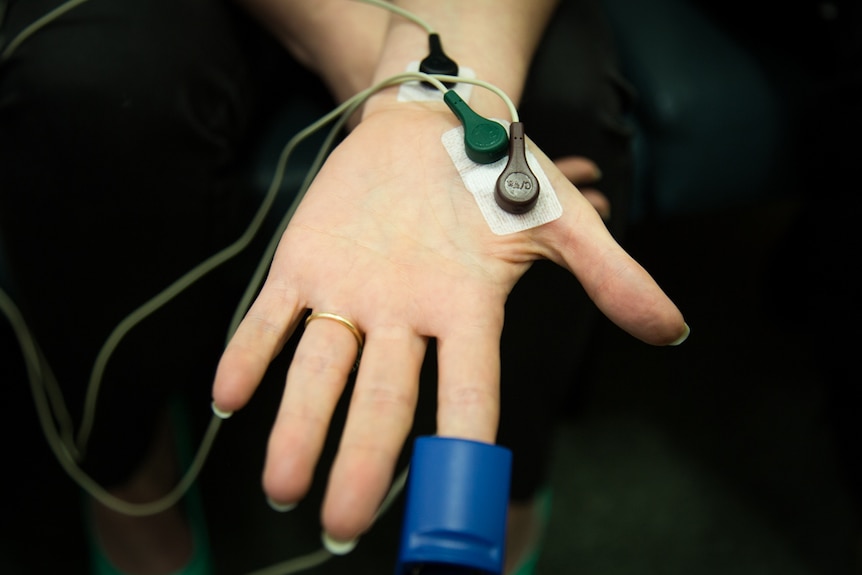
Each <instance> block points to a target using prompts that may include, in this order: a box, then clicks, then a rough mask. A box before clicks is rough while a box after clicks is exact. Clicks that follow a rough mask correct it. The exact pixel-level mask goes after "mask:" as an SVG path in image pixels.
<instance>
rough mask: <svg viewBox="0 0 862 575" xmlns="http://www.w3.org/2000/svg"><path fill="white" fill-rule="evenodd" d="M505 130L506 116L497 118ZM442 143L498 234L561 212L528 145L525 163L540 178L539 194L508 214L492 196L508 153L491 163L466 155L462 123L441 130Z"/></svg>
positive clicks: (530, 225) (548, 219) (544, 220)
mask: <svg viewBox="0 0 862 575" xmlns="http://www.w3.org/2000/svg"><path fill="white" fill-rule="evenodd" d="M496 121H497V122H500V124H502V125H503V126H504V127H505V128H506V129H507V130H508V129H509V123H508V122H506V121H505V120H496ZM441 139H442V141H443V146H444V147H445V148H446V151H447V152H448V153H449V157H450V158H452V162H453V163H454V164H455V167H456V168H457V169H458V173H459V174H460V175H461V180H462V181H463V182H464V186H465V187H466V188H467V190H469V191H470V193H471V194H473V197H474V198H476V203H477V204H479V209H480V210H481V211H482V215H483V216H484V217H485V221H486V222H488V225H489V226H490V227H491V231H493V232H494V233H495V234H497V235H506V234H512V233H515V232H520V231H523V230H528V229H530V228H535V227H538V226H541V225H542V224H546V223H548V222H552V221H554V220H556V219H557V218H559V217H560V216H561V215H563V206H562V205H561V204H560V200H559V198H557V194H556V192H555V191H554V188H553V186H551V182H550V180H548V176H547V174H545V171H544V170H542V168H541V167H540V166H539V161H538V160H537V159H536V157H535V156H534V155H533V154H532V152H530V149H529V148H527V165H529V166H530V169H531V170H532V171H533V174H534V175H535V176H536V179H537V180H538V181H539V190H540V191H539V198H538V199H537V200H536V205H535V206H533V208H532V209H531V210H530V211H528V212H526V213H523V214H510V213H509V212H507V211H505V210H503V209H502V208H501V207H500V206H498V205H497V202H496V200H495V199H494V189H495V187H496V184H497V178H498V177H499V176H500V174H501V173H503V169H504V168H505V167H506V162H507V161H508V156H503V157H502V158H501V159H499V160H497V161H496V162H494V163H493V164H478V163H476V162H474V161H473V160H471V159H470V158H468V157H467V152H466V151H465V149H464V127H463V126H458V127H457V128H452V129H451V130H449V131H447V132H446V133H444V134H443V137H442V138H441Z"/></svg>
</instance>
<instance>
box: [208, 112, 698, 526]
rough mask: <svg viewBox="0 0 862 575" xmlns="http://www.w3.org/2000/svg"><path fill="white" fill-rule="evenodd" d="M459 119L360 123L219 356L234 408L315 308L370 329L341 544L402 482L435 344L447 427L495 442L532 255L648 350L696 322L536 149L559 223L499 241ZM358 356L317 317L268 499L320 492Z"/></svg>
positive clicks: (335, 476) (342, 472) (343, 469)
mask: <svg viewBox="0 0 862 575" xmlns="http://www.w3.org/2000/svg"><path fill="white" fill-rule="evenodd" d="M456 125H457V122H456V121H455V119H454V118H453V116H452V115H451V113H449V112H448V110H446V109H444V108H442V107H439V108H437V107H435V106H434V105H428V106H422V105H415V106H414V105H410V106H407V105H403V104H401V105H398V106H395V107H392V108H389V109H386V110H383V111H379V112H377V113H374V114H371V115H369V116H367V117H366V118H365V119H364V120H363V121H362V123H360V124H359V126H358V127H357V128H356V129H355V130H354V131H353V132H352V133H351V134H350V135H349V136H348V137H347V138H346V140H345V141H344V142H343V143H342V144H341V145H340V146H339V147H338V148H336V149H335V150H334V151H333V152H332V154H331V155H330V157H329V159H328V160H327V162H326V163H325V165H324V166H323V168H322V169H321V171H320V173H319V174H318V176H317V178H316V179H315V181H314V183H313V184H312V186H311V187H310V189H309V190H308V193H307V195H306V197H305V198H304V199H303V201H302V203H301V205H300V206H299V208H298V210H297V211H296V214H295V215H294V217H293V219H292V220H291V222H290V225H289V226H288V228H287V229H286V231H285V233H284V234H283V236H282V238H281V242H280V244H279V247H278V251H277V253H276V255H275V257H274V260H273V263H272V266H271V269H270V273H269V276H268V278H267V280H266V282H265V284H264V286H263V288H262V290H261V293H260V294H259V296H258V297H257V299H256V300H255V302H254V304H253V305H252V307H251V309H250V310H249V312H248V313H247V315H246V317H245V319H244V320H243V322H242V323H241V325H240V326H239V328H238V330H237V332H236V333H235V335H234V337H233V338H232V339H231V341H230V342H229V344H228V347H227V349H226V350H225V352H224V355H223V357H222V359H221V361H220V363H219V367H218V371H217V375H216V379H215V383H214V387H213V396H214V403H215V405H216V407H217V408H218V409H220V410H222V411H235V410H238V409H240V408H241V407H243V405H245V404H246V402H248V400H249V399H250V397H251V396H252V394H253V393H254V391H255V389H256V386H257V385H258V383H259V382H260V380H261V379H262V377H263V375H264V373H265V371H266V369H267V367H268V365H269V363H270V362H271V361H272V360H273V359H274V357H275V356H276V355H277V354H278V352H279V350H280V349H281V347H282V346H283V345H284V343H285V342H286V340H287V339H288V338H289V337H290V335H291V334H292V333H293V331H294V330H295V328H296V326H297V325H298V323H299V321H300V320H301V318H302V316H303V315H304V313H305V311H306V310H307V309H312V310H313V311H323V312H332V313H336V314H339V315H342V316H344V317H346V318H349V319H350V320H352V321H353V322H354V323H355V324H356V325H357V326H358V327H359V328H360V329H361V330H362V331H363V332H364V334H365V347H364V350H363V352H362V360H361V365H360V367H359V371H358V373H357V377H356V383H355V389H354V392H353V395H352V397H351V401H350V406H349V411H348V416H347V421H346V423H345V427H344V431H343V434H342V437H341V442H340V446H339V450H338V453H337V455H336V459H335V461H334V463H333V466H332V469H331V472H330V476H329V483H328V486H327V492H326V496H325V499H324V504H323V510H322V522H323V526H324V530H325V532H326V533H327V534H328V535H329V536H330V537H332V538H333V539H335V540H339V541H348V540H352V539H354V538H356V537H357V536H359V535H360V534H361V533H363V532H364V531H365V530H366V529H368V528H369V526H370V525H371V523H372V521H373V517H374V515H375V513H376V511H377V509H378V506H379V504H380V502H381V501H382V499H383V497H384V496H385V494H386V492H387V490H388V488H389V485H390V483H391V480H392V477H393V474H394V466H395V463H396V461H397V458H398V456H399V454H400V452H401V449H402V447H403V444H404V441H405V440H406V437H407V435H408V433H409V430H410V428H411V423H412V418H413V412H414V408H415V405H416V401H417V390H418V381H419V371H420V367H421V363H422V361H423V358H424V355H425V350H426V346H427V341H428V339H429V338H436V340H437V349H438V366H439V397H438V413H437V433H438V434H439V435H444V436H457V437H463V438H470V439H476V440H480V441H485V442H493V441H494V439H495V436H496V431H497V421H498V408H499V397H498V386H499V360H500V358H499V341H500V333H501V330H502V328H503V310H504V304H505V301H506V298H507V295H508V293H509V292H510V290H511V289H512V287H513V286H514V285H515V283H516V282H517V281H518V279H519V278H520V277H521V276H522V275H523V274H524V273H525V272H526V271H527V269H528V268H529V266H530V263H531V262H532V261H534V260H536V259H538V258H549V259H551V260H553V261H555V262H556V263H558V264H559V265H562V266H564V267H566V268H567V269H569V270H570V271H571V272H572V273H574V274H575V275H576V276H577V278H578V279H579V280H580V282H581V283H582V284H583V286H584V288H585V289H586V291H587V293H588V294H589V295H590V297H591V298H592V299H593V301H594V302H595V303H596V304H597V305H598V307H599V308H600V309H601V310H602V311H603V312H604V313H605V314H606V315H607V316H608V317H609V318H610V319H611V320H613V321H614V322H616V323H617V324H618V325H619V326H620V327H622V328H623V329H625V330H626V331H628V332H629V333H631V334H632V335H634V336H635V337H637V338H639V339H641V340H643V341H646V342H649V343H652V344H656V345H665V344H669V343H671V342H674V341H675V340H677V339H678V338H680V336H681V335H682V334H683V333H684V332H685V330H686V329H687V328H686V326H685V323H684V321H683V318H682V315H681V314H680V312H679V310H678V309H677V308H676V306H675V305H674V304H673V303H672V302H671V301H670V299H668V297H667V296H666V295H665V294H664V293H663V292H662V290H661V289H660V288H659V286H658V285H657V284H656V283H655V281H654V280H653V279H652V278H651V277H650V276H649V274H648V273H647V272H646V271H645V270H644V269H643V268H642V267H641V266H640V265H638V264H637V263H636V262H635V261H634V260H633V259H632V258H631V257H630V256H629V255H628V254H627V253H626V252H625V251H624V250H623V249H622V248H621V247H620V246H619V245H618V244H617V243H616V242H615V241H614V240H613V238H612V237H611V235H610V234H609V232H608V231H607V229H606V227H605V225H604V224H603V223H602V221H601V219H600V217H599V216H598V214H597V212H596V210H595V209H594V208H593V206H592V205H590V203H589V202H588V201H587V200H586V199H584V197H583V196H582V195H581V194H580V193H578V191H577V189H576V188H575V187H574V186H573V185H572V184H571V182H569V181H568V180H567V179H566V177H565V176H564V175H563V174H562V173H561V172H560V171H559V170H558V169H557V168H556V167H555V166H554V165H553V163H552V162H551V161H550V160H549V159H548V158H547V157H546V156H544V155H543V154H542V153H541V151H540V150H538V149H537V148H536V147H535V146H531V149H532V151H533V152H534V153H535V154H536V156H537V158H538V159H539V161H540V162H541V164H542V167H543V169H544V170H545V172H546V173H547V174H548V176H549V178H550V180H551V182H552V184H553V186H554V188H555V190H556V191H557V194H558V196H559V199H560V202H561V204H562V206H563V215H562V217H561V218H559V219H558V220H556V221H553V222H550V223H548V224H545V225H543V226H540V227H538V228H534V229H531V230H527V231H524V232H519V233H515V234H510V235H503V236H499V235H495V234H494V233H492V232H491V230H490V228H489V227H488V225H487V223H486V222H485V221H484V219H483V216H482V215H481V213H480V211H479V208H478V206H477V205H476V203H475V200H474V199H473V196H472V195H471V194H470V193H469V192H468V191H467V190H466V189H465V188H464V186H463V184H462V181H461V179H460V176H459V175H458V173H457V171H456V170H455V168H454V165H453V164H452V161H451V160H450V158H449V156H448V154H447V152H446V150H445V149H444V147H443V146H442V144H441V143H440V136H441V135H442V134H443V133H444V132H445V131H446V130H448V129H451V128H452V127H454V126H456ZM356 345H357V342H356V341H355V339H354V336H353V335H352V334H351V333H350V331H348V330H347V329H345V328H344V327H343V326H341V325H339V324H338V323H336V322H333V321H314V322H311V323H309V324H308V326H307V327H306V329H305V331H304V333H303V334H302V337H301V339H300V341H299V343H298V346H297V349H296V352H295V355H294V357H293V361H292V363H291V366H290V368H289V371H288V374H287V381H286V385H285V390H284V395H283V399H282V403H281V405H280V408H279V412H278V415H277V417H276V421H275V423H274V425H273V428H272V432H271V435H270V440H269V445H268V451H267V460H266V465H265V469H264V477H263V483H264V490H265V491H266V493H267V494H268V495H269V496H270V497H271V498H272V499H273V500H275V501H277V502H281V503H291V502H296V501H298V500H300V499H301V498H302V497H303V496H304V495H305V494H306V492H307V491H308V489H309V487H310V484H311V481H312V476H313V471H314V468H315V465H316V463H317V460H318V458H319V456H320V453H321V450H322V448H323V444H324V439H325V437H326V434H327V430H328V427H329V423H330V418H331V416H332V413H333V410H334V407H335V405H336V403H337V401H338V399H339V397H340V395H341V393H342V391H343V389H344V386H345V383H346V380H347V378H348V375H349V373H350V371H351V369H352V367H353V363H354V359H355V357H356V351H357V347H356Z"/></svg>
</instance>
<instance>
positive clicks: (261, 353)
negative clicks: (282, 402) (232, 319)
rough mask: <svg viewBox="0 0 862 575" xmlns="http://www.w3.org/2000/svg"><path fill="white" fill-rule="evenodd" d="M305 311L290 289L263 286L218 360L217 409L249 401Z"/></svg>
mask: <svg viewBox="0 0 862 575" xmlns="http://www.w3.org/2000/svg"><path fill="white" fill-rule="evenodd" d="M304 310H305V307H304V306H301V305H300V304H299V300H298V298H297V297H296V296H295V294H294V293H293V292H292V291H288V290H278V289H275V288H274V287H273V286H272V285H271V284H265V285H264V287H263V289H262V290H261V292H260V294H259V295H258V297H257V299H256V300H255V301H254V303H253V304H252V306H251V308H250V309H249V311H248V313H246V315H245V317H244V318H243V320H242V322H240V324H239V327H238V328H237V330H236V333H234V335H233V337H231V339H230V341H229V342H228V345H227V347H226V348H225V351H224V353H223V354H222V356H221V359H220V360H219V364H218V368H217V369H216V375H215V380H214V383H213V402H214V403H215V406H216V407H217V408H218V409H219V410H220V411H223V412H232V411H236V410H237V409H240V408H242V407H243V406H245V404H246V403H248V401H249V399H250V398H251V396H252V395H253V394H254V392H255V390H256V389H257V387H258V385H259V384H260V382H261V380H262V379H263V376H264V374H265V373H266V370H267V368H268V367H269V364H270V363H271V362H272V361H273V359H275V357H276V356H277V355H278V353H279V352H280V351H281V350H282V348H283V347H284V344H285V342H286V341H287V340H288V339H289V338H290V336H291V334H292V333H293V331H294V329H295V328H296V324H297V322H298V321H299V318H300V315H301V314H302V313H303V311H304Z"/></svg>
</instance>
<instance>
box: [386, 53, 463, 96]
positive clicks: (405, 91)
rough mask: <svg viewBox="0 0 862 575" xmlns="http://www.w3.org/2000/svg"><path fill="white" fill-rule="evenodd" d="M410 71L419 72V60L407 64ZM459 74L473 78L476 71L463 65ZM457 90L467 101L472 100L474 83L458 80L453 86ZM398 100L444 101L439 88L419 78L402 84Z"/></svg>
mask: <svg viewBox="0 0 862 575" xmlns="http://www.w3.org/2000/svg"><path fill="white" fill-rule="evenodd" d="M407 71H408V72H418V71H419V62H418V61H416V62H410V64H408V65H407ZM458 76H460V77H462V78H470V79H473V78H475V77H476V73H475V72H474V71H473V70H472V69H471V68H464V67H463V66H462V67H461V68H459V69H458ZM452 89H453V90H455V92H457V93H458V95H459V96H461V99H462V100H464V101H465V102H469V101H470V94H472V93H473V84H468V83H466V82H458V83H457V84H455V86H454V87H453V88H452ZM398 101H399V102H442V101H443V93H442V92H440V90H438V89H437V88H429V87H428V86H425V85H423V84H422V82H421V81H419V80H417V81H415V82H405V83H403V84H401V86H400V87H399V88H398Z"/></svg>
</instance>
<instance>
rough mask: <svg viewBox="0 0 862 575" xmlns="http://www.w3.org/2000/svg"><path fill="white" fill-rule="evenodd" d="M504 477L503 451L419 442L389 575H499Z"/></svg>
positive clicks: (452, 441) (507, 468)
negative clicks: (395, 561)
mask: <svg viewBox="0 0 862 575" xmlns="http://www.w3.org/2000/svg"><path fill="white" fill-rule="evenodd" d="M511 472H512V452H511V451H510V450H508V449H506V448H505V447H501V446H498V445H492V444H489V443H482V442H479V441H470V440H466V439H456V438H451V437H438V436H421V437H418V438H417V439H416V441H415V443H414V447H413V455H412V459H411V463H410V472H409V476H408V479H407V492H406V495H407V497H406V502H405V511H404V522H403V525H402V529H401V541H400V548H399V553H398V564H397V566H396V570H395V575H467V574H471V575H501V574H502V573H503V564H504V560H505V544H506V513H507V509H508V504H509V486H510V482H511Z"/></svg>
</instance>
